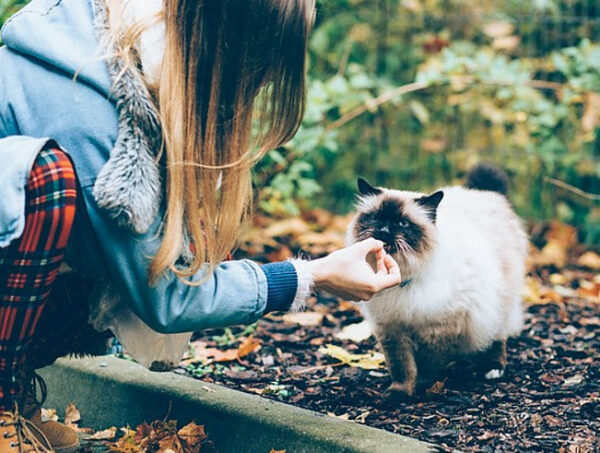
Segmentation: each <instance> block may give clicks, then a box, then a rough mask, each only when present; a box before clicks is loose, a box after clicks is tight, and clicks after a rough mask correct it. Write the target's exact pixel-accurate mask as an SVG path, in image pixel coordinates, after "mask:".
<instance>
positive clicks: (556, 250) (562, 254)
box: [534, 240, 568, 268]
mask: <svg viewBox="0 0 600 453" xmlns="http://www.w3.org/2000/svg"><path fill="white" fill-rule="evenodd" d="M567 258H568V257H567V249H566V247H565V246H564V245H563V244H561V243H560V242H558V241H556V240H550V241H548V242H547V243H546V245H545V246H544V248H542V250H541V251H540V253H539V254H538V256H537V258H536V259H535V260H534V261H535V264H536V265H537V266H540V267H542V266H552V265H554V266H556V267H559V268H561V267H564V266H565V264H567Z"/></svg>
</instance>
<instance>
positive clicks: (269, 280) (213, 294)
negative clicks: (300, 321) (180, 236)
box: [75, 188, 297, 333]
mask: <svg viewBox="0 0 600 453" xmlns="http://www.w3.org/2000/svg"><path fill="white" fill-rule="evenodd" d="M83 195H84V197H85V198H86V200H85V201H86V203H85V204H86V205H87V207H88V210H87V211H88V215H89V220H90V222H91V223H92V224H93V232H94V235H95V236H96V238H95V239H96V241H95V242H96V244H98V247H99V248H100V250H99V253H98V256H100V257H102V259H103V260H104V261H105V263H104V267H105V269H108V272H109V273H110V275H109V276H108V277H109V279H110V281H111V282H112V283H113V284H114V285H116V286H117V289H118V290H119V292H120V294H121V295H122V296H123V297H125V298H126V300H127V302H129V306H130V307H131V308H132V309H133V311H134V312H135V313H136V314H137V315H138V316H139V317H140V318H141V319H142V320H143V321H144V322H145V323H146V324H148V325H149V326H150V327H151V328H152V329H153V330H155V331H157V332H161V333H178V332H189V331H198V330H201V329H205V328H209V327H220V326H226V325H235V324H248V323H252V322H254V321H256V320H257V319H258V318H259V317H260V316H262V315H263V314H264V313H265V312H267V311H270V310H274V309H287V308H289V305H290V304H291V302H292V300H293V298H294V294H295V293H296V287H297V276H296V271H295V269H294V266H293V265H292V264H291V263H289V262H284V263H274V264H269V265H266V266H262V267H261V266H260V265H258V264H256V263H254V262H252V261H250V260H238V261H226V262H224V263H222V264H220V265H219V266H218V267H217V268H216V269H215V271H214V272H213V273H212V274H211V275H210V276H208V277H207V276H206V275H205V274H204V272H198V273H197V274H196V275H195V276H194V277H192V278H190V283H193V284H192V285H190V284H186V283H184V282H183V281H181V280H180V279H178V278H177V277H176V276H174V275H173V273H172V272H168V273H167V274H166V275H164V276H163V277H161V278H160V279H159V280H158V281H157V282H156V284H155V285H153V286H151V285H149V284H148V271H147V268H148V264H149V263H150V257H151V256H154V254H155V253H156V251H157V250H158V247H159V245H160V239H159V236H158V234H157V232H158V230H159V227H160V219H157V221H156V222H155V223H154V225H152V227H151V228H150V230H149V232H148V233H145V234H143V235H138V234H134V233H131V232H129V231H127V230H124V229H122V228H120V227H119V226H118V225H116V224H115V223H114V222H113V221H112V220H111V219H110V218H108V217H107V216H106V215H105V214H104V213H103V212H102V211H101V210H97V209H95V208H94V207H95V202H94V200H93V196H92V194H91V193H90V192H89V190H88V189H85V188H84V189H83ZM75 234H78V233H75ZM84 234H85V233H84ZM87 234H90V232H89V231H88V232H87Z"/></svg>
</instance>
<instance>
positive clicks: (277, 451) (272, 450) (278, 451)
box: [270, 448, 285, 453]
mask: <svg viewBox="0 0 600 453" xmlns="http://www.w3.org/2000/svg"><path fill="white" fill-rule="evenodd" d="M270 453H285V450H275V449H273V448H271V451H270Z"/></svg>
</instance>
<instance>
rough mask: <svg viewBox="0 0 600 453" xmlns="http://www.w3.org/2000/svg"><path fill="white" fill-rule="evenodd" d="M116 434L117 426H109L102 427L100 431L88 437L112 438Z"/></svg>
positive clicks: (94, 438) (93, 438)
mask: <svg viewBox="0 0 600 453" xmlns="http://www.w3.org/2000/svg"><path fill="white" fill-rule="evenodd" d="M116 435H117V427H116V426H111V427H110V428H108V429H104V430H102V431H97V432H95V433H94V434H93V435H92V436H91V437H90V439H92V440H111V439H114V438H115V436H116Z"/></svg>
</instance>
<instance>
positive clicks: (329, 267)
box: [308, 238, 402, 300]
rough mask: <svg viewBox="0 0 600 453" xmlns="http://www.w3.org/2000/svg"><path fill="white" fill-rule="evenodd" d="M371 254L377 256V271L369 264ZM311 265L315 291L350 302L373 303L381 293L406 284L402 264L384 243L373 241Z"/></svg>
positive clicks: (334, 253) (321, 259) (311, 262)
mask: <svg viewBox="0 0 600 453" xmlns="http://www.w3.org/2000/svg"><path fill="white" fill-rule="evenodd" d="M369 253H374V255H375V259H376V261H377V265H376V268H377V270H373V267H372V266H371V265H370V264H369V263H368V262H367V255H368V254H369ZM308 264H309V266H310V271H311V273H312V277H313V279H314V287H315V289H324V290H326V291H328V292H330V293H332V294H333V295H336V296H339V297H342V298H344V299H348V300H370V299H371V298H372V297H373V296H374V295H375V294H376V293H378V292H379V291H381V290H383V289H386V288H390V287H392V286H396V285H399V284H400V283H401V281H402V277H401V276H400V269H399V268H398V264H397V263H396V261H394V259H393V258H392V257H391V256H390V255H388V254H387V253H386V252H385V250H384V248H383V242H381V241H378V240H376V239H372V238H371V239H366V240H364V241H361V242H357V243H356V244H353V245H351V246H349V247H346V248H343V249H340V250H336V251H335V252H333V253H331V254H329V255H327V256H326V257H324V258H319V259H317V260H313V261H310V262H309V263H308Z"/></svg>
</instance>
